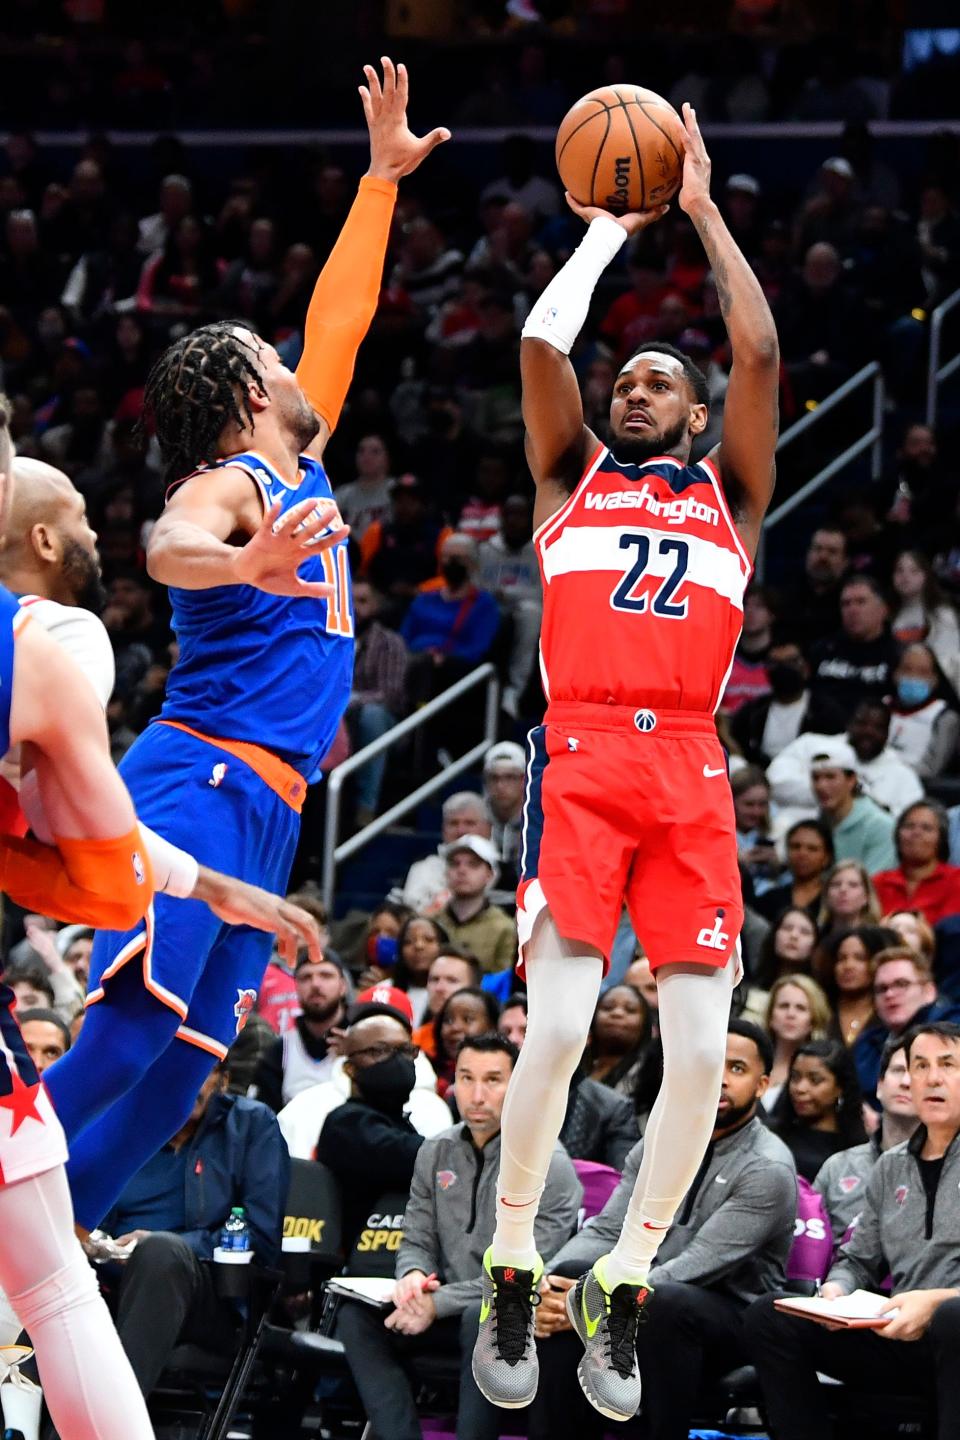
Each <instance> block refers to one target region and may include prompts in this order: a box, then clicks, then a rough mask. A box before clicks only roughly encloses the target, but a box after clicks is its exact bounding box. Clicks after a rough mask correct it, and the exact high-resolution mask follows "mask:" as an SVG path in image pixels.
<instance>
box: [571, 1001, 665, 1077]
mask: <svg viewBox="0 0 960 1440" xmlns="http://www.w3.org/2000/svg"><path fill="white" fill-rule="evenodd" d="M649 1042H650V1012H649V1011H648V1010H647V1007H646V1005H645V1003H644V1000H643V997H642V996H641V994H640V992H639V990H635V989H634V988H633V986H632V985H614V986H612V987H611V988H610V989H609V990H605V991H604V992H603V994H602V995H601V996H600V999H599V1000H598V1001H597V1008H596V1010H595V1011H594V1015H593V1023H592V1024H591V1026H590V1037H589V1039H588V1040H587V1048H586V1050H585V1051H584V1056H583V1067H582V1068H583V1072H584V1074H585V1075H588V1076H589V1077H590V1079H591V1080H596V1081H598V1082H599V1083H600V1084H601V1085H606V1086H607V1087H608V1089H610V1090H616V1092H617V1094H618V1095H625V1096H627V1097H628V1098H630V1099H632V1098H633V1093H634V1089H635V1086H636V1080H637V1073H638V1071H639V1069H640V1065H641V1063H642V1061H643V1055H644V1051H645V1050H646V1047H647V1045H648V1044H649Z"/></svg>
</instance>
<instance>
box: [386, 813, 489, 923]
mask: <svg viewBox="0 0 960 1440" xmlns="http://www.w3.org/2000/svg"><path fill="white" fill-rule="evenodd" d="M440 824H441V830H440V835H441V844H440V845H439V847H438V848H437V850H436V851H435V852H434V854H432V855H426V856H425V857H424V858H423V859H422V860H414V862H413V864H412V865H411V866H410V869H409V870H408V871H407V878H406V880H405V881H404V882H403V901H404V904H405V905H409V906H410V908H411V910H415V911H416V912H417V914H418V915H434V914H436V912H437V911H438V910H441V909H442V908H443V906H444V905H445V904H446V903H447V900H448V899H449V898H450V891H449V889H448V888H447V862H446V858H445V856H444V853H443V852H444V850H445V848H446V846H447V845H450V844H452V842H453V841H454V840H459V839H460V838H461V837H462V836H464V835H482V836H483V837H484V838H485V839H489V837H490V834H491V828H492V827H491V824H490V816H489V813H488V811H487V807H486V805H485V804H484V801H483V796H482V795H477V794H476V793H475V792H474V791H473V790H458V791H457V793H456V794H455V795H451V796H449V797H448V798H447V799H446V800H444V802H443V812H442V819H441V822H440Z"/></svg>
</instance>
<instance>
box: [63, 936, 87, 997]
mask: <svg viewBox="0 0 960 1440" xmlns="http://www.w3.org/2000/svg"><path fill="white" fill-rule="evenodd" d="M93 933H94V932H93V931H92V930H90V929H89V928H88V927H87V926H86V925H65V926H64V927H63V929H62V930H58V931H57V935H56V946H57V949H58V950H59V951H60V954H61V955H62V956H63V963H64V965H66V967H67V969H68V970H69V971H70V973H71V974H72V975H73V978H74V979H75V980H76V982H77V984H78V985H79V987H80V989H81V990H82V991H83V994H84V995H86V993H87V983H88V981H89V979H90V952H91V951H92V950H93Z"/></svg>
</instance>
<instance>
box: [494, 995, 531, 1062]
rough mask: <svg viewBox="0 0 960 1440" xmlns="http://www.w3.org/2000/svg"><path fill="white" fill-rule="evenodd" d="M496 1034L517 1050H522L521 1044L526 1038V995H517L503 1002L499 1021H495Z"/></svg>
mask: <svg viewBox="0 0 960 1440" xmlns="http://www.w3.org/2000/svg"><path fill="white" fill-rule="evenodd" d="M497 1034H498V1035H502V1036H503V1037H504V1039H506V1040H509V1041H510V1044H511V1045H516V1047H517V1049H518V1050H522V1049H523V1042H524V1040H525V1039H526V1037H527V997H526V995H523V994H521V993H518V994H516V995H511V996H510V998H509V1000H506V1001H504V1003H503V1005H502V1006H501V1007H500V1019H499V1020H498V1021H497Z"/></svg>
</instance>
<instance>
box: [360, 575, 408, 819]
mask: <svg viewBox="0 0 960 1440" xmlns="http://www.w3.org/2000/svg"><path fill="white" fill-rule="evenodd" d="M380 606H381V598H380V594H379V592H378V591H377V590H375V589H374V587H373V586H372V585H371V584H370V583H369V581H367V580H362V579H360V580H355V581H354V583H353V614H354V626H355V628H356V634H357V645H356V650H355V653H354V665H353V688H352V689H351V691H350V700H349V702H348V704H347V713H346V722H347V728H348V730H349V731H350V738H351V740H352V742H353V747H354V749H355V750H362V749H363V748H364V746H365V745H370V744H371V743H372V742H373V741H374V740H379V738H380V736H381V735H386V734H387V732H388V731H389V730H392V729H393V727H394V725H396V723H397V721H398V720H400V719H401V718H402V717H403V715H404V714H405V713H406V709H407V664H408V657H407V647H406V646H405V645H404V643H403V641H402V640H401V639H400V636H399V635H398V634H397V632H396V631H395V630H388V629H387V627H386V626H385V625H383V624H382V623H381V621H380V619H379V615H380ZM387 755H388V752H387V751H384V752H383V753H382V754H381V755H375V756H374V757H373V759H372V760H368V761H367V763H366V765H362V766H361V767H360V769H359V770H358V771H357V772H356V782H355V783H356V798H357V808H356V821H357V826H358V828H362V827H363V826H364V825H368V824H369V823H370V821H371V820H372V819H373V817H374V816H375V815H376V813H377V806H378V805H379V803H380V790H381V787H382V785H383V776H384V772H385V771H386V767H387Z"/></svg>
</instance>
